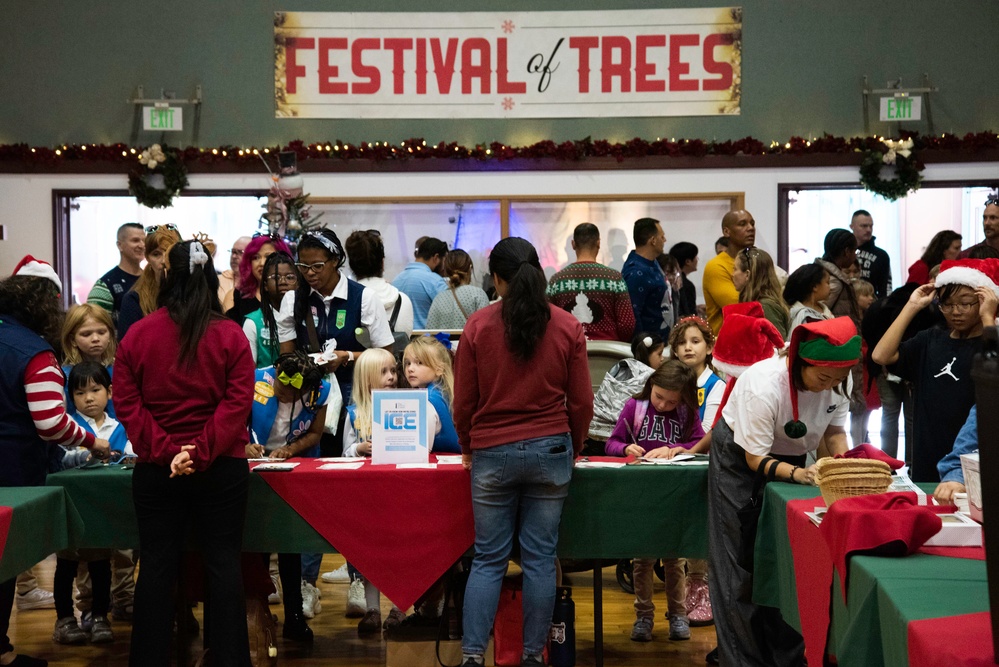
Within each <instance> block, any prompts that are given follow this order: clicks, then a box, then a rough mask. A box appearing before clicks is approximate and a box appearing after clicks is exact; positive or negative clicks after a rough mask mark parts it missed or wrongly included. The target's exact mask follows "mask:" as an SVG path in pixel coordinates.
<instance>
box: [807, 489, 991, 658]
mask: <svg viewBox="0 0 999 667" xmlns="http://www.w3.org/2000/svg"><path fill="white" fill-rule="evenodd" d="M821 504H822V499H821V498H810V499H805V500H790V501H788V503H787V533H788V539H789V540H790V543H791V553H792V555H793V556H794V583H795V587H796V588H797V591H798V616H799V618H800V619H801V634H802V636H803V637H804V639H805V657H806V658H807V659H808V663H809V664H810V665H821V664H823V662H822V658H823V655H824V653H825V649H826V637H827V634H828V631H829V602H830V600H829V596H830V592H831V590H832V575H833V559H832V556H831V554H830V553H829V547H828V545H827V543H826V540H825V539H824V538H823V537H822V533H820V532H819V529H818V527H817V526H816V525H815V524H813V523H812V522H811V520H810V519H809V518H808V517H807V516H805V512H811V511H812V510H814V509H815V507H816V506H820V505H821ZM919 551H920V552H921V553H928V554H932V555H936V556H950V557H952V558H971V559H975V560H985V549H983V548H981V547H923V548H921V549H919ZM909 627H910V642H911V627H912V624H910V626H909ZM909 655H912V653H911V651H910V653H909ZM954 664H958V663H954Z"/></svg>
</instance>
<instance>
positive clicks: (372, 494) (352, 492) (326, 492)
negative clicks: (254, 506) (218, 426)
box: [256, 457, 475, 609]
mask: <svg viewBox="0 0 999 667" xmlns="http://www.w3.org/2000/svg"><path fill="white" fill-rule="evenodd" d="M431 458H433V457H431ZM296 461H298V462H300V465H299V466H298V467H297V468H295V469H294V470H293V471H291V472H264V473H256V474H259V475H261V476H262V477H263V478H264V480H266V482H267V483H268V484H269V485H270V486H271V488H272V489H274V491H275V492H276V493H277V494H278V495H280V496H281V498H283V499H284V501H285V502H287V503H288V504H289V505H290V506H291V507H292V508H293V509H294V510H295V511H296V512H298V513H299V514H300V515H301V516H302V518H304V519H305V520H306V521H308V522H309V524H310V525H311V526H312V527H313V528H315V529H316V531H317V532H319V534H321V535H322V536H323V537H324V538H325V539H326V540H327V541H328V542H329V543H330V544H332V545H333V547H334V548H336V550H337V551H338V552H340V553H341V554H343V556H344V558H346V559H347V560H348V561H350V562H351V564H353V565H354V567H356V568H357V569H358V570H359V571H360V572H361V573H362V574H363V575H364V576H365V577H366V578H367V579H369V580H370V581H371V582H372V583H373V584H374V585H375V586H377V587H378V589H379V590H380V591H381V592H382V593H384V594H385V596H386V597H388V598H389V599H390V600H392V602H393V603H395V604H396V605H398V606H399V607H400V608H401V609H407V608H408V607H410V606H411V605H412V604H413V603H414V602H415V601H416V599H417V598H418V597H419V596H420V595H422V594H423V593H424V592H426V591H427V589H429V588H430V586H432V585H433V584H434V582H435V581H437V579H438V578H440V576H441V575H442V574H444V573H445V572H446V571H447V569H448V567H450V566H451V565H452V564H453V563H454V562H455V561H456V560H458V558H459V557H460V556H461V555H462V554H463V553H465V551H467V550H468V548H469V547H471V546H472V544H473V542H474V541H475V527H474V523H473V520H472V496H471V482H470V480H469V475H468V472H466V471H465V470H464V468H462V466H460V465H454V464H449V465H440V466H438V468H437V469H436V470H430V469H409V470H405V469H397V468H396V467H395V466H394V465H379V466H375V465H371V462H370V461H366V462H365V463H364V466H363V467H361V468H359V469H356V470H349V469H343V470H318V468H319V466H320V465H322V464H323V463H322V462H321V461H317V460H313V459H296ZM336 465H342V464H336Z"/></svg>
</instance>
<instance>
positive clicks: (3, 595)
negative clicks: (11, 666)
mask: <svg viewBox="0 0 999 667" xmlns="http://www.w3.org/2000/svg"><path fill="white" fill-rule="evenodd" d="M16 586H17V578H16V577H14V578H11V579H8V580H7V581H4V582H0V635H3V640H2V642H0V654H3V653H10V652H11V651H13V650H14V647H13V646H11V643H10V637H8V636H7V632H8V631H9V630H10V612H11V610H12V609H13V608H14V590H15V588H16Z"/></svg>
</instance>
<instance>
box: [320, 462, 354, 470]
mask: <svg viewBox="0 0 999 667" xmlns="http://www.w3.org/2000/svg"><path fill="white" fill-rule="evenodd" d="M363 467H364V461H350V462H348V463H324V464H322V465H321V466H319V467H318V468H316V470H357V469H358V468H363Z"/></svg>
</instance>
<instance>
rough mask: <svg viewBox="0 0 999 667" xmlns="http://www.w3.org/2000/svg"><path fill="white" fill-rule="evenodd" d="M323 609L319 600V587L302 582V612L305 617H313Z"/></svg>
mask: <svg viewBox="0 0 999 667" xmlns="http://www.w3.org/2000/svg"><path fill="white" fill-rule="evenodd" d="M322 610H323V605H322V603H321V602H320V601H319V589H318V588H316V587H315V586H313V585H312V584H310V583H308V582H307V581H303V582H302V614H304V615H305V617H306V618H313V617H315V615H316V614H318V613H319V612H321V611H322Z"/></svg>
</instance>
